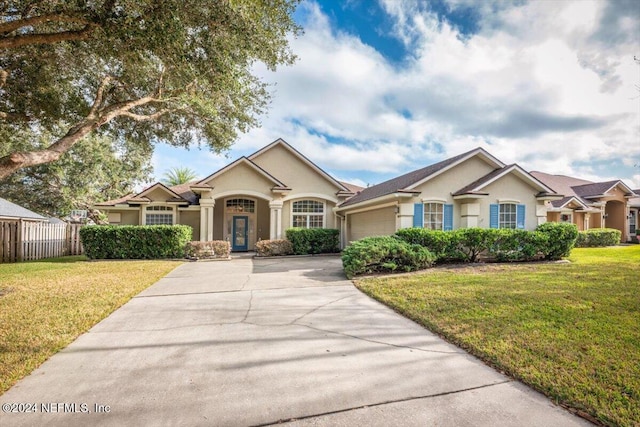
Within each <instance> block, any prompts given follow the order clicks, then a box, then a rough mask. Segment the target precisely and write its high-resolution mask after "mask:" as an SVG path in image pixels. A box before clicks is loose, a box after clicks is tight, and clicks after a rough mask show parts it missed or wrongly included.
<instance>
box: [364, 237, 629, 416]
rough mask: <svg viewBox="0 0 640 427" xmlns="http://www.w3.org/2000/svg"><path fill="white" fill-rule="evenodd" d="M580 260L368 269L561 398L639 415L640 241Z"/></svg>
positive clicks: (428, 323) (385, 292)
mask: <svg viewBox="0 0 640 427" xmlns="http://www.w3.org/2000/svg"><path fill="white" fill-rule="evenodd" d="M570 261H571V263H569V264H558V263H538V264H535V263H533V264H508V265H505V264H493V265H492V264H486V265H469V266H465V267H457V268H456V267H448V268H435V269H431V270H428V271H426V272H422V273H419V274H411V275H400V276H389V277H379V278H365V279H362V280H358V281H357V282H356V285H357V286H358V288H360V289H361V290H363V291H364V292H365V293H367V294H369V295H371V296H372V297H374V298H376V299H378V300H380V301H382V302H384V303H385V304H387V305H389V306H390V307H392V308H394V309H395V310H397V311H398V312H400V313H402V314H404V315H406V316H407V317H409V318H411V319H413V320H415V321H417V322H418V323H420V324H422V325H424V326H425V327H427V328H428V329H430V330H432V331H434V332H436V333H438V334H441V335H442V336H444V337H445V338H446V339H447V340H449V341H451V342H453V343H455V344H457V345H459V346H460V347H463V348H465V349H466V350H468V351H469V352H471V353H473V354H475V355H476V356H478V357H480V358H482V359H483V360H485V361H486V362H488V363H489V364H491V365H493V366H495V367H497V368H498V369H500V370H503V371H504V372H506V373H508V374H509V375H511V376H513V377H515V378H517V379H520V380H522V381H523V382H525V383H527V384H529V385H531V386H532V387H534V388H535V389H537V390H539V391H541V392H543V393H545V394H546V395H547V396H549V397H551V398H552V399H553V400H554V401H556V402H558V403H560V404H562V405H564V406H567V407H569V408H572V409H574V410H577V411H580V412H582V413H583V414H587V415H589V416H592V417H594V418H595V419H597V420H599V421H600V422H602V423H604V424H608V425H624V426H627V425H640V246H638V245H636V246H624V247H612V248H589V249H574V250H573V251H572V255H571V257H570Z"/></svg>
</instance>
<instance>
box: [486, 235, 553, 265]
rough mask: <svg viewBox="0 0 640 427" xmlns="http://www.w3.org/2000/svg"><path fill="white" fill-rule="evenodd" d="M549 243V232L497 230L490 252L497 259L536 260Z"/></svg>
mask: <svg viewBox="0 0 640 427" xmlns="http://www.w3.org/2000/svg"><path fill="white" fill-rule="evenodd" d="M548 244H549V237H548V236H547V234H545V233H542V232H540V231H526V230H515V229H506V228H503V229H500V230H497V233H496V239H495V241H494V242H493V244H492V245H491V246H490V247H489V251H488V254H489V256H491V257H495V258H496V260H497V261H509V262H513V261H534V260H537V259H540V258H542V256H543V254H544V253H545V249H546V247H547V245H548Z"/></svg>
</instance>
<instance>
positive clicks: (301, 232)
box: [286, 228, 340, 255]
mask: <svg viewBox="0 0 640 427" xmlns="http://www.w3.org/2000/svg"><path fill="white" fill-rule="evenodd" d="M286 235H287V240H289V241H290V242H291V245H292V247H293V253H294V254H296V255H306V254H326V253H337V252H340V237H339V236H340V231H339V230H336V229H333V228H289V229H287V231H286Z"/></svg>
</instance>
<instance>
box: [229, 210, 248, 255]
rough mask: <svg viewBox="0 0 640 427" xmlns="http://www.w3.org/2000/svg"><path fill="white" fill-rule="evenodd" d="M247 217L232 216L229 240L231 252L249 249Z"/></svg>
mask: <svg viewBox="0 0 640 427" xmlns="http://www.w3.org/2000/svg"><path fill="white" fill-rule="evenodd" d="M248 223H249V217H247V216H234V217H233V235H232V236H233V238H232V240H231V250H233V251H246V250H248V249H249V247H248V244H247V240H248V239H247V237H248V236H247V230H248V228H249V227H248Z"/></svg>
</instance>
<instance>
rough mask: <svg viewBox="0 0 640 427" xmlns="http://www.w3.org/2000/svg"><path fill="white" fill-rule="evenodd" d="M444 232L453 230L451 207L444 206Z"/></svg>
mask: <svg viewBox="0 0 640 427" xmlns="http://www.w3.org/2000/svg"><path fill="white" fill-rule="evenodd" d="M443 228H444V231H450V230H453V205H444V227H443Z"/></svg>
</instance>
